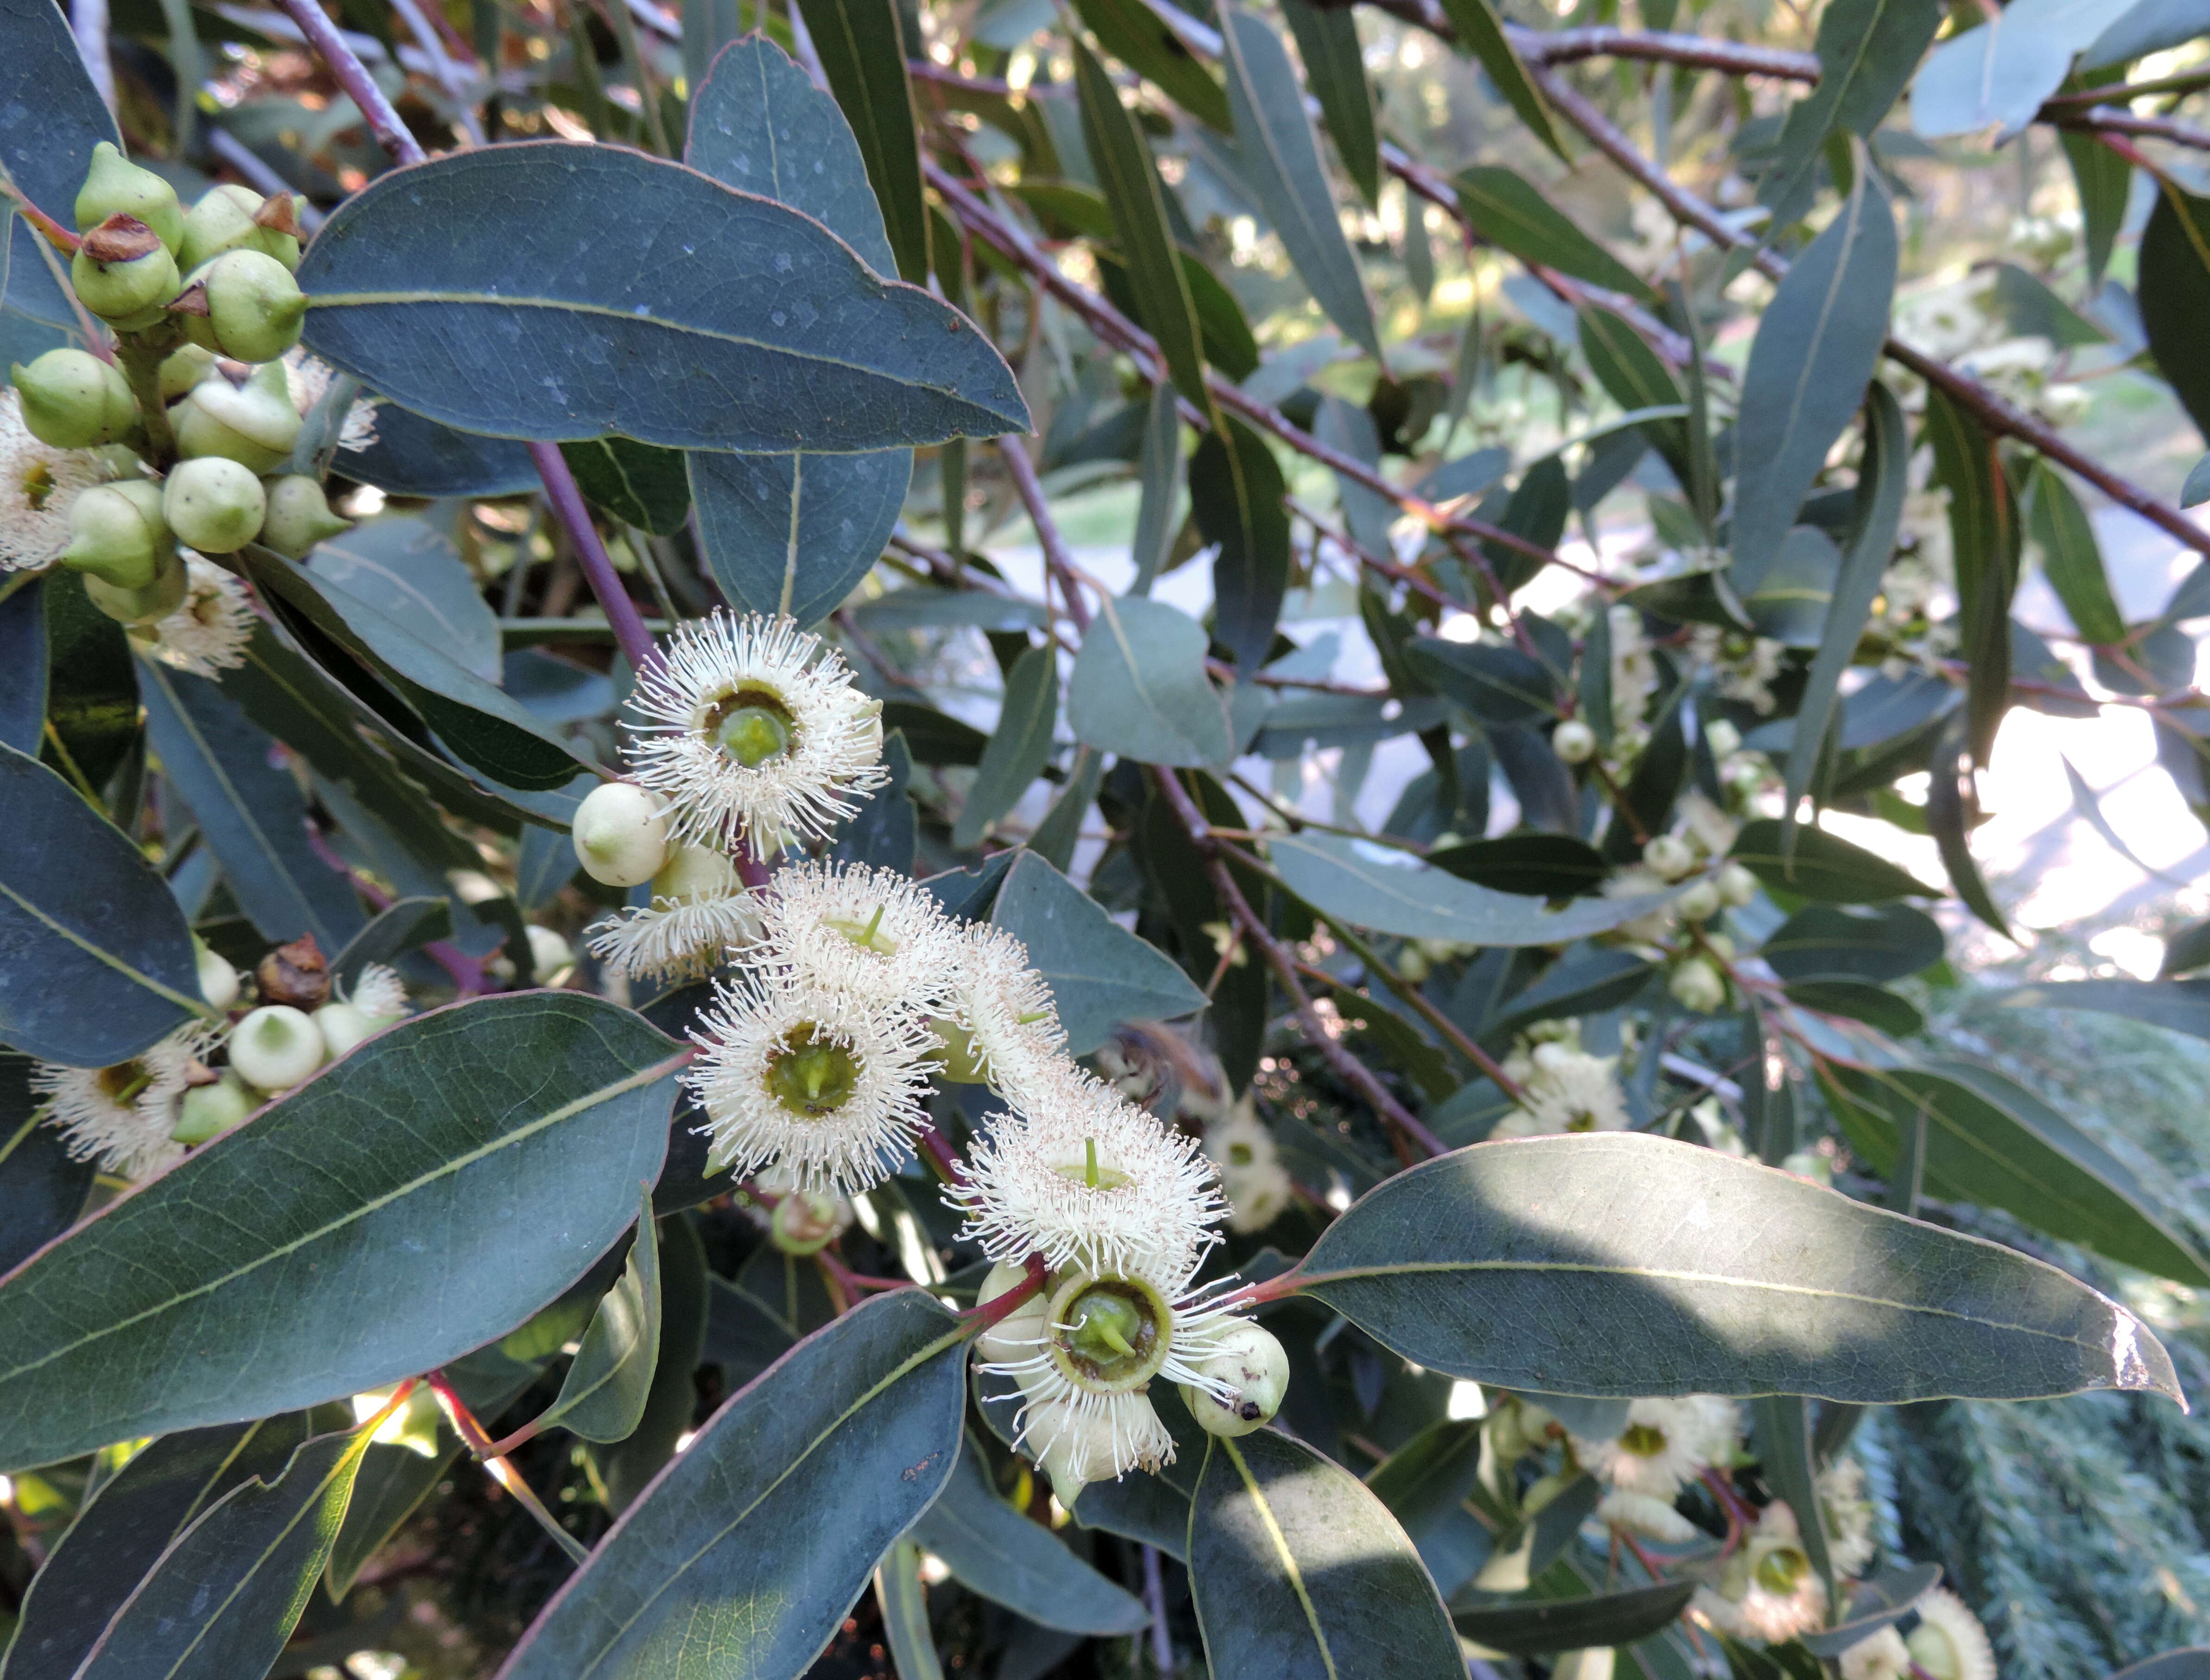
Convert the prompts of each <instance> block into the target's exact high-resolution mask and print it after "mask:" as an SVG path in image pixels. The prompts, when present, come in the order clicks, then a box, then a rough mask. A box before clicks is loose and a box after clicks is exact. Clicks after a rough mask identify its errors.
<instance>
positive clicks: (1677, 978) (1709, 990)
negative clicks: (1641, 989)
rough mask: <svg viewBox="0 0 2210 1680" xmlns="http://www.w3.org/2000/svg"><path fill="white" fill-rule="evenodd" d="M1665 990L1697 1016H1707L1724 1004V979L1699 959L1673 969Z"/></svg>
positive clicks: (1707, 963) (1702, 959)
mask: <svg viewBox="0 0 2210 1680" xmlns="http://www.w3.org/2000/svg"><path fill="white" fill-rule="evenodd" d="M1665 989H1666V990H1667V991H1669V992H1670V993H1671V994H1673V1000H1674V1001H1675V1002H1676V1003H1678V1004H1679V1005H1680V1006H1682V1008H1684V1009H1693V1010H1694V1011H1695V1012H1697V1013H1698V1014H1699V1015H1708V1014H1710V1013H1711V1012H1712V1011H1713V1010H1715V1009H1717V1008H1718V1007H1719V1006H1721V1005H1723V1004H1724V1003H1725V1002H1726V981H1725V979H1724V977H1723V976H1721V975H1720V973H1719V971H1718V970H1717V969H1715V968H1713V967H1712V965H1711V964H1710V963H1709V962H1707V961H1706V959H1705V958H1701V957H1691V958H1688V960H1687V961H1685V962H1683V963H1682V964H1680V965H1679V966H1677V967H1676V968H1675V969H1674V970H1673V973H1672V976H1671V977H1670V979H1668V980H1667V981H1666V982H1665Z"/></svg>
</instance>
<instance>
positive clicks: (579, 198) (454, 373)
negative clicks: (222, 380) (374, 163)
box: [299, 142, 1029, 452]
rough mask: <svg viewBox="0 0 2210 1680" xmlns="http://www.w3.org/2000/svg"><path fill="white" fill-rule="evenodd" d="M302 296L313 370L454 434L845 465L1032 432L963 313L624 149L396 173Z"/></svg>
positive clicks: (468, 160) (312, 267) (799, 228)
mask: <svg viewBox="0 0 2210 1680" xmlns="http://www.w3.org/2000/svg"><path fill="white" fill-rule="evenodd" d="M516 275H527V276H528V283H527V285H526V286H525V287H523V288H522V289H521V290H519V291H517V290H516V285H515V277H516ZM299 284H300V287H301V288H302V289H303V290H304V291H305V292H306V293H308V296H309V299H310V305H311V307H310V308H309V310H308V325H307V330H306V333H305V340H306V341H307V343H308V344H309V346H310V347H311V348H312V349H313V350H314V351H315V352H316V354H318V355H321V356H323V358H324V359H325V360H329V361H331V362H333V363H335V365H337V366H341V367H343V368H344V369H345V370H346V371H347V372H350V373H353V374H354V375H355V376H356V377H358V378H360V379H361V380H363V381H364V382H365V384H368V385H370V386H371V388H373V389H375V390H379V391H383V392H385V393H387V394H388V395H389V396H391V397H393V398H394V399H395V400H396V401H397V402H402V403H404V404H406V405H407V407H408V408H412V409H414V410H416V411H417V412H418V413H420V414H426V415H428V416H429V417H430V418H432V419H433V420H442V421H444V423H445V424H447V425H449V426H459V427H462V429H464V430H473V431H478V432H493V433H495V434H498V435H500V436H509V437H528V438H554V439H558V438H597V437H602V436H604V435H606V434H607V433H608V432H619V433H620V434H622V435H623V436H625V437H631V438H637V439H638V440H639V441H640V442H643V443H651V444H667V445H669V446H671V447H673V448H682V449H709V450H752V451H761V452H776V451H782V450H794V449H804V450H830V451H834V452H845V451H850V450H879V449H888V448H893V447H896V446H898V445H901V444H919V443H939V442H941V441H943V440H944V439H945V438H951V437H957V436H961V435H966V434H974V435H979V436H987V435H993V434H995V433H997V432H1006V431H1014V432H1025V431H1026V430H1027V429H1028V424H1029V422H1028V408H1027V405H1026V404H1025V403H1024V402H1023V401H1022V400H1021V396H1020V392H1019V390H1018V389H1017V387H1016V385H1015V384H1014V383H1013V378H1012V374H1011V371H1010V370H1009V369H1007V368H1006V366H1005V362H1004V361H1003V360H1002V359H1000V358H999V355H998V353H997V352H996V350H994V349H993V348H992V347H991V346H990V345H989V343H988V342H987V341H986V340H985V339H984V338H983V337H982V336H981V335H980V334H979V333H977V332H975V330H974V329H972V328H971V327H969V325H968V324H967V323H966V322H965V320H964V317H961V316H960V315H959V314H958V313H957V311H954V310H952V309H951V308H950V307H949V306H948V305H945V304H942V303H939V302H938V301H937V300H936V299H934V298H933V297H931V296H930V295H929V294H928V293H926V292H923V291H921V289H920V288H919V287H913V286H908V285H904V284H903V283H900V282H897V281H885V280H881V279H879V278H878V277H877V276H875V275H873V273H871V272H870V271H869V270H868V269H866V266H865V264H863V263H861V262H860V260H859V258H858V257H856V256H854V253H853V252H852V251H851V249H850V248H849V247H848V246H847V245H843V244H842V242H841V241H839V240H838V239H836V237H835V236H834V235H833V234H831V233H830V232H829V231H828V230H827V229H826V228H824V227H822V226H821V225H820V224H819V223H818V222H816V221H812V220H811V219H810V218H808V217H806V216H804V215H800V214H799V213H798V212H796V211H794V210H792V209H790V208H788V207H786V206H783V205H781V204H777V203H776V202H773V201H771V200H769V199H764V198H758V197H753V196H750V195H747V194H744V193H739V192H735V191H733V190H730V189H728V188H726V187H724V186H722V184H719V183H718V182H716V181H715V180H713V179H712V178H710V177H709V176H706V175H703V174H701V173H699V172H696V171H694V170H691V169H687V168H685V167H684V166H681V165H679V164H673V163H667V162H663V161H661V160H658V159H655V158H651V157H648V156H646V155H645V154H643V153H639V152H633V151H629V150H626V149H625V148H619V147H613V146H576V145H568V144H565V143H560V142H532V143H528V144H522V145H512V146H494V147H486V148H480V149H479V150H476V151H472V152H462V153H456V154H452V155H450V156H447V157H443V158H438V159H435V160H432V161H430V162H428V163H422V164H416V165H414V166H411V167H408V168H406V169H396V170H393V171H391V172H389V173H388V174H385V175H383V176H379V177H378V178H377V179H376V180H375V181H374V182H372V183H371V184H370V185H369V186H368V187H367V188H366V189H365V190H363V191H361V192H359V193H357V194H355V195H354V196H353V197H351V198H349V199H347V201H346V202H345V204H344V205H343V206H342V207H341V208H340V209H339V210H338V211H337V213H336V214H335V215H333V216H332V217H331V218H330V220H329V222H328V224H326V225H325V226H324V227H323V231H322V232H321V233H319V234H317V236H316V238H315V241H314V243H313V245H311V246H310V247H309V248H308V251H307V254H306V256H305V258H304V260H303V261H302V262H301V263H300V265H299Z"/></svg>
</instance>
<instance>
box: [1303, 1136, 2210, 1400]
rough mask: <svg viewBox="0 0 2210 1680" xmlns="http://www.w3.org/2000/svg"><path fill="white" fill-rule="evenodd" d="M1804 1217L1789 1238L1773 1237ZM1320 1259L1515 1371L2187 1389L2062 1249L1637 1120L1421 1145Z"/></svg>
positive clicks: (1598, 1381)
mask: <svg viewBox="0 0 2210 1680" xmlns="http://www.w3.org/2000/svg"><path fill="white" fill-rule="evenodd" d="M1779 1229H1785V1230H1788V1232H1789V1233H1790V1238H1789V1241H1788V1242H1786V1243H1785V1244H1775V1243H1772V1242H1769V1241H1767V1240H1766V1236H1765V1233H1767V1232H1769V1231H1772V1230H1779ZM1301 1278H1302V1280H1303V1290H1304V1292H1305V1293H1307V1294H1309V1295H1312V1296H1316V1297H1317V1298H1318V1299H1319V1300H1320V1301H1321V1302H1324V1303H1325V1305H1327V1306H1329V1307H1331V1308H1334V1309H1335V1310H1336V1311H1337V1312H1340V1313H1342V1314H1344V1315H1345V1316H1346V1317H1348V1318H1349V1319H1350V1320H1351V1321H1352V1322H1354V1323H1356V1324H1357V1325H1358V1326H1360V1327H1361V1328H1362V1329H1364V1330H1365V1331H1366V1332H1367V1333H1368V1334H1370V1335H1372V1336H1373V1337H1374V1338H1375V1339H1377V1340H1379V1341H1380V1342H1381V1343H1383V1344H1384V1345H1386V1346H1388V1347H1390V1348H1392V1349H1394V1350H1395V1351H1397V1352H1398V1353H1400V1354H1402V1355H1403V1356H1404V1357H1405V1358H1407V1359H1410V1360H1412V1361H1414V1362H1416V1363H1418V1364H1421V1365H1423V1366H1425V1367H1426V1368H1427V1369H1429V1370H1434V1371H1440V1372H1443V1373H1444V1374H1446V1375H1451V1376H1457V1377H1466V1378H1471V1379H1474V1380H1476V1381H1482V1382H1488V1383H1495V1384H1500V1385H1501V1386H1503V1387H1512V1388H1521V1387H1525V1388H1533V1389H1537V1390H1542V1391H1544V1392H1549V1393H1565V1394H1597V1395H1602V1394H1620V1395H1647V1394H1686V1393H1718V1394H1759V1393H1800V1394H1808V1395H1815V1396H1819V1397H1821V1398H1824V1399H1839V1400H1858V1401H1865V1402H1871V1403H1881V1404H1892V1403H1897V1402H1901V1401H1905V1400H1916V1399H1932V1398H1935V1397H1938V1396H1943V1395H1956V1396H1965V1397H1970V1398H1976V1399H2023V1398H2026V1397H2028V1396H2035V1395H2044V1394H2061V1393H2074V1392H2076V1391H2078V1390H2080V1389H2084V1388H2118V1389H2127V1390H2142V1391H2147V1392H2152V1393H2164V1394H2175V1393H2176V1392H2177V1391H2176V1388H2175V1385H2174V1381H2173V1377H2172V1374H2171V1360H2170V1357H2168V1356H2167V1355H2166V1354H2165V1351H2164V1349H2163V1348H2162V1346H2161V1345H2159V1343H2158V1342H2157V1340H2156V1339H2155V1337H2154V1336H2153V1335H2152V1334H2150V1333H2149V1331H2148V1330H2147V1327H2146V1326H2143V1325H2142V1324H2141V1321H2140V1320H2138V1319H2136V1318H2135V1317H2134V1315H2133V1314H2130V1313H2128V1312H2127V1311H2126V1310H2125V1309H2124V1308H2122V1307H2119V1306H2118V1305H2117V1304H2116V1303H2115V1302H2111V1301H2109V1300H2106V1299H2105V1298H2104V1297H2103V1296H2100V1295H2098V1294H2096V1293H2095V1292H2094V1291H2093V1290H2090V1289H2088V1288H2087V1287H2086V1286H2085V1285H2084V1284H2079V1283H2076V1282H2074V1280H2073V1279H2072V1278H2068V1277H2067V1276H2065V1275H2064V1274H2063V1273H2062V1272H2059V1271H2057V1270H2056V1268H2055V1267H2053V1266H2045V1265H2044V1264H2042V1263H2041V1262H2040V1261H2038V1260H2030V1259H2028V1258H2027V1257H2026V1256H2025V1255H2023V1254H2019V1253H2017V1252H2016V1251H2015V1250H2013V1249H2009V1248H2003V1247H2002V1246H2001V1245H1999V1244H1996V1243H1993V1242H1984V1241H1982V1240H1981V1239H1979V1238H1977V1237H1969V1236H1960V1235H1958V1234H1956V1233H1954V1232H1951V1231H1945V1230H1936V1229H1935V1228H1934V1227H1932V1226H1929V1225H1923V1224H1918V1223H1917V1222H1916V1221H1914V1220H1909V1219H1905V1218H1901V1217H1899V1215H1896V1214H1893V1213H1889V1212H1885V1211H1883V1210H1881V1209H1879V1208H1875V1207H1871V1206H1867V1205H1866V1204H1864V1203H1863V1202H1857V1201H1852V1200H1850V1199H1849V1198H1847V1197H1845V1196H1842V1195H1839V1194H1836V1193H1834V1192H1833V1191H1831V1190H1826V1189H1822V1188H1821V1187H1818V1186H1816V1185H1813V1184H1809V1183H1807V1182H1805V1181H1802V1180H1801V1179H1797V1178H1794V1177H1791V1176H1790V1175H1788V1174H1785V1173H1782V1172H1778V1171H1776V1170H1774V1169H1771V1168H1768V1167H1761V1166H1758V1165H1755V1164H1754V1163H1750V1162H1747V1161H1742V1160H1736V1159H1734V1158H1731V1157H1726V1156H1723V1155H1720V1154H1718V1153H1717V1152H1716V1151H1712V1150H1707V1149H1702V1148H1698V1147H1696V1146H1694V1145H1688V1144H1683V1143H1676V1142H1674V1141H1672V1140H1671V1139H1664V1138H1658V1137H1652V1136H1646V1135H1639V1134H1635V1133H1610V1134H1597V1135H1591V1136H1585V1137H1558V1138H1532V1139H1520V1140H1515V1141H1513V1142H1508V1143H1491V1144H1476V1145H1474V1146H1473V1147H1471V1148H1470V1149H1462V1150H1459V1151H1457V1152H1455V1153H1454V1154H1451V1155H1446V1156H1443V1157H1440V1158H1438V1159H1435V1160H1432V1161H1428V1162H1423V1163H1421V1164H1420V1165H1418V1166H1416V1167H1414V1168H1412V1169H1410V1171H1407V1172H1404V1173H1400V1174H1399V1175H1397V1176H1396V1177H1395V1178H1392V1179H1391V1180H1389V1181H1387V1182H1386V1183H1385V1184H1383V1185H1382V1186H1381V1187H1380V1188H1378V1189H1376V1190H1374V1191H1371V1192H1369V1193H1368V1194H1367V1195H1366V1196H1365V1197H1364V1198H1363V1199H1362V1200H1360V1201H1359V1202H1357V1203H1356V1204H1354V1205H1353V1206H1352V1207H1351V1209H1350V1212H1348V1213H1346V1214H1344V1216H1343V1217H1342V1218H1339V1219H1337V1221H1336V1222H1335V1223H1334V1224H1331V1225H1330V1226H1329V1227H1328V1228H1327V1230H1325V1232H1324V1233H1323V1234H1322V1235H1321V1236H1320V1238H1319V1241H1318V1242H1316V1243H1314V1244H1313V1248H1312V1250H1311V1252H1310V1253H1309V1254H1307V1257H1306V1259H1305V1261H1304V1263H1303V1266H1302V1267H1301ZM1530 1326H1541V1332H1540V1333H1539V1334H1531V1333H1530V1328H1529V1327H1530Z"/></svg>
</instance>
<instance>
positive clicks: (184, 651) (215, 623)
mask: <svg viewBox="0 0 2210 1680" xmlns="http://www.w3.org/2000/svg"><path fill="white" fill-rule="evenodd" d="M130 639H131V640H132V641H133V642H135V643H136V644H138V645H139V646H140V647H142V648H143V649H144V650H146V651H147V652H148V653H149V654H151V655H152V656H154V658H156V659H158V660H160V662H162V663H163V664H164V665H169V666H173V667H175V668H177V669H178V670H179V671H185V672H189V673H190V674H191V675H193V676H196V677H208V678H210V679H211V678H213V677H214V676H215V675H217V674H219V673H220V672H223V671H235V670H237V669H238V668H239V667H240V666H242V665H244V664H245V647H246V644H247V643H249V642H251V640H252V639H253V601H252V599H251V596H249V595H247V594H246V592H245V584H244V583H241V582H239V580H238V579H237V578H235V577H232V576H231V575H230V573H228V572H227V571H224V570H223V569H222V568H221V567H220V566H219V565H216V564H215V563H214V561H213V560H210V559H205V558H204V557H202V556H201V555H199V554H196V553H188V554H186V555H185V556H184V603H183V605H181V606H179V607H178V608H177V610H176V611H175V612H173V613H170V614H169V616H168V617H166V619H154V622H153V623H152V624H150V625H133V626H131V630H130Z"/></svg>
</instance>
